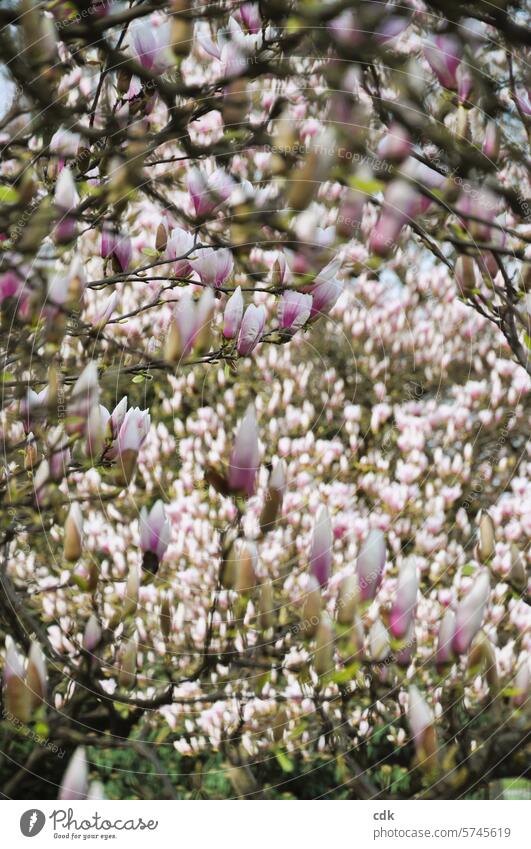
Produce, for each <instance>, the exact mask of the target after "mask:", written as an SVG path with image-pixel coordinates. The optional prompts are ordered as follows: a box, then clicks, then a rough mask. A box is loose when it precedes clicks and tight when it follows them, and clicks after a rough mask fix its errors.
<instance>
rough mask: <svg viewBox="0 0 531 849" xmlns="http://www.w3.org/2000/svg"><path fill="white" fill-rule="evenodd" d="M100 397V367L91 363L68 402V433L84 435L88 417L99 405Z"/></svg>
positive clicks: (84, 370) (85, 369) (82, 373)
mask: <svg viewBox="0 0 531 849" xmlns="http://www.w3.org/2000/svg"><path fill="white" fill-rule="evenodd" d="M99 396H100V387H99V382H98V367H97V365H96V363H94V362H90V363H89V364H88V365H87V366H85V368H84V369H83V371H82V372H81V374H80V376H79V377H78V379H77V380H76V382H75V384H74V386H73V389H72V392H71V394H70V398H69V400H68V418H67V422H66V430H67V432H68V433H78V432H79V433H82V432H83V431H84V430H85V427H86V424H87V417H88V415H89V413H90V411H91V409H92V407H93V406H95V405H96V404H97V403H98V400H99Z"/></svg>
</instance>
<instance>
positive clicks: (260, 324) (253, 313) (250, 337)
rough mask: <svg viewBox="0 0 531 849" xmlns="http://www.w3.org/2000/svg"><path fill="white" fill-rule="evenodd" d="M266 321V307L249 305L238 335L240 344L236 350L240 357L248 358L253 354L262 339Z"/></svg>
mask: <svg viewBox="0 0 531 849" xmlns="http://www.w3.org/2000/svg"><path fill="white" fill-rule="evenodd" d="M265 320H266V314H265V309H264V307H263V306H259V307H257V306H256V305H255V304H249V306H248V307H247V309H246V310H245V314H244V316H243V320H242V323H241V326H240V332H239V335H238V343H237V345H236V350H237V351H238V354H239V355H240V357H247V356H249V354H252V352H253V351H254V349H255V348H256V346H257V345H258V343H259V342H260V339H261V338H262V334H263V332H264V325H265Z"/></svg>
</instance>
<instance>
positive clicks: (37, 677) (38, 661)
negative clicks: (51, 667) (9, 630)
mask: <svg viewBox="0 0 531 849" xmlns="http://www.w3.org/2000/svg"><path fill="white" fill-rule="evenodd" d="M26 683H27V685H28V689H29V691H30V693H31V695H32V700H33V704H34V705H35V706H37V705H39V704H40V703H41V702H43V701H44V699H45V697H46V659H45V657H44V655H43V653H42V649H41V647H40V645H39V643H35V642H33V643H32V644H31V648H30V651H29V655H28V668H27V670H26Z"/></svg>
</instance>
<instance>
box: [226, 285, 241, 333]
mask: <svg viewBox="0 0 531 849" xmlns="http://www.w3.org/2000/svg"><path fill="white" fill-rule="evenodd" d="M242 317H243V296H242V289H241V286H238V288H237V289H235V290H234V292H233V293H232V295H231V296H230V298H229V299H228V301H227V303H226V305H225V311H224V313H223V336H224V337H225V339H234V338H235V336H236V334H237V333H238V330H239V329H240V325H241V323H242Z"/></svg>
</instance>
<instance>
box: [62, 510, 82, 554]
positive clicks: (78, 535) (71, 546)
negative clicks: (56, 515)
mask: <svg viewBox="0 0 531 849" xmlns="http://www.w3.org/2000/svg"><path fill="white" fill-rule="evenodd" d="M82 550H83V514H82V512H81V508H80V506H79V504H78V503H77V502H74V503H73V504H72V506H71V508H70V511H69V513H68V516H67V518H66V522H65V541H64V556H65V560H70V561H72V562H73V563H75V561H76V560H79V558H80V557H81V552H82Z"/></svg>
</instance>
